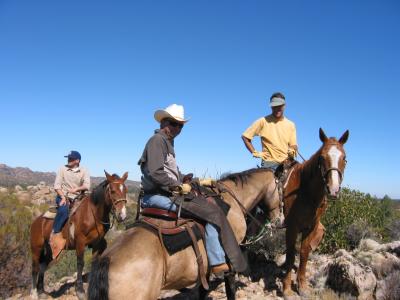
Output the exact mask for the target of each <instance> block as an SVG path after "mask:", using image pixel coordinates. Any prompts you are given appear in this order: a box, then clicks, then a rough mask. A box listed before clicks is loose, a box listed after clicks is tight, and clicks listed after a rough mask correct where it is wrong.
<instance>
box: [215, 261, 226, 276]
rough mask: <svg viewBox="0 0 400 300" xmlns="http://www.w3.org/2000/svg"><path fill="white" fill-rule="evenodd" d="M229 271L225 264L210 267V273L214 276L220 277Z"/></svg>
mask: <svg viewBox="0 0 400 300" xmlns="http://www.w3.org/2000/svg"><path fill="white" fill-rule="evenodd" d="M229 271H230V268H229V265H228V264H227V263H223V264H220V265H216V266H212V267H211V273H213V274H215V275H221V274H223V273H225V272H229Z"/></svg>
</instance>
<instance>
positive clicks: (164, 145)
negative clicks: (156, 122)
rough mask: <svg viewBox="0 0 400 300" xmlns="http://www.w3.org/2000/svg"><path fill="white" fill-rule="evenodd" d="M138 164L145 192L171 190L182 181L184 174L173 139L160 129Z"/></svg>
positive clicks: (151, 139) (146, 147)
mask: <svg viewBox="0 0 400 300" xmlns="http://www.w3.org/2000/svg"><path fill="white" fill-rule="evenodd" d="M138 164H139V165H140V170H141V171H142V187H143V190H144V191H145V193H158V192H160V191H164V192H165V191H166V192H169V191H170V187H176V186H178V185H180V184H181V183H182V177H183V176H182V174H181V173H180V171H179V168H178V166H177V164H176V160H175V151H174V144H173V141H171V140H169V139H168V137H167V136H166V135H165V133H163V132H162V131H160V130H156V131H155V134H154V135H153V136H152V137H151V138H150V139H149V140H148V142H147V144H146V146H145V148H144V150H143V154H142V156H141V158H140V159H139V162H138Z"/></svg>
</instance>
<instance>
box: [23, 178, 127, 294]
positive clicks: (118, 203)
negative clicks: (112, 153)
mask: <svg viewBox="0 0 400 300" xmlns="http://www.w3.org/2000/svg"><path fill="white" fill-rule="evenodd" d="M104 172H105V174H106V180H104V181H103V182H102V183H100V184H99V185H98V186H97V187H96V188H94V190H93V192H92V193H91V194H89V195H85V196H84V198H83V199H82V200H80V201H79V202H80V203H79V206H78V207H77V209H76V211H75V212H74V213H73V215H72V216H71V215H70V217H69V219H68V221H67V223H66V225H65V226H64V228H63V230H62V232H63V236H64V238H66V239H67V244H66V249H68V250H73V249H75V250H76V256H77V269H78V273H77V280H76V292H77V295H78V297H79V299H83V298H84V297H85V291H84V289H83V281H82V270H83V266H84V260H83V255H84V250H85V247H86V245H88V246H89V247H91V248H92V254H93V255H94V256H96V255H99V254H101V253H102V252H103V251H104V250H105V249H106V247H107V242H106V240H105V239H104V235H105V234H106V232H107V230H108V229H109V227H110V216H109V214H110V212H111V213H112V214H113V215H114V217H115V218H116V219H117V221H122V220H124V219H125V217H126V207H125V204H126V201H127V200H126V192H127V188H126V186H125V181H126V179H127V178H128V173H127V172H126V173H125V174H124V175H123V176H122V178H120V177H119V176H118V175H110V174H108V173H107V172H106V171H104ZM75 205H77V204H75ZM53 222H54V220H53V219H49V218H46V217H45V216H44V215H43V214H42V215H41V216H39V217H37V218H36V219H35V220H34V221H33V223H32V225H31V251H32V292H31V295H32V296H33V297H37V294H39V295H40V294H43V293H44V287H43V279H44V272H45V271H46V268H47V266H48V265H49V263H50V262H51V261H52V253H51V248H50V246H49V238H50V233H51V231H52V228H53Z"/></svg>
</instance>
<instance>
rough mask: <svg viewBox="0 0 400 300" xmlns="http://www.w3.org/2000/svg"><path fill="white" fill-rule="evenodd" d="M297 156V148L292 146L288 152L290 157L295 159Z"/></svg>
mask: <svg viewBox="0 0 400 300" xmlns="http://www.w3.org/2000/svg"><path fill="white" fill-rule="evenodd" d="M296 155H297V146H290V147H289V150H288V156H289V158H291V159H294V158H295V156H296Z"/></svg>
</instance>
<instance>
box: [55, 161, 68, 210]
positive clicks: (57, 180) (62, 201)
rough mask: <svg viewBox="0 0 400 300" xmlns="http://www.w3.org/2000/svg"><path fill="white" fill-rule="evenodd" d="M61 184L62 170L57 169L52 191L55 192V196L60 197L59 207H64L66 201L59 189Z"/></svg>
mask: <svg viewBox="0 0 400 300" xmlns="http://www.w3.org/2000/svg"><path fill="white" fill-rule="evenodd" d="M61 183H62V170H61V169H59V170H58V172H57V175H56V180H55V182H54V190H55V191H56V193H57V195H58V196H60V197H61V201H60V206H63V205H65V203H67V200H66V198H65V195H64V192H63V190H62V189H61Z"/></svg>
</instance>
